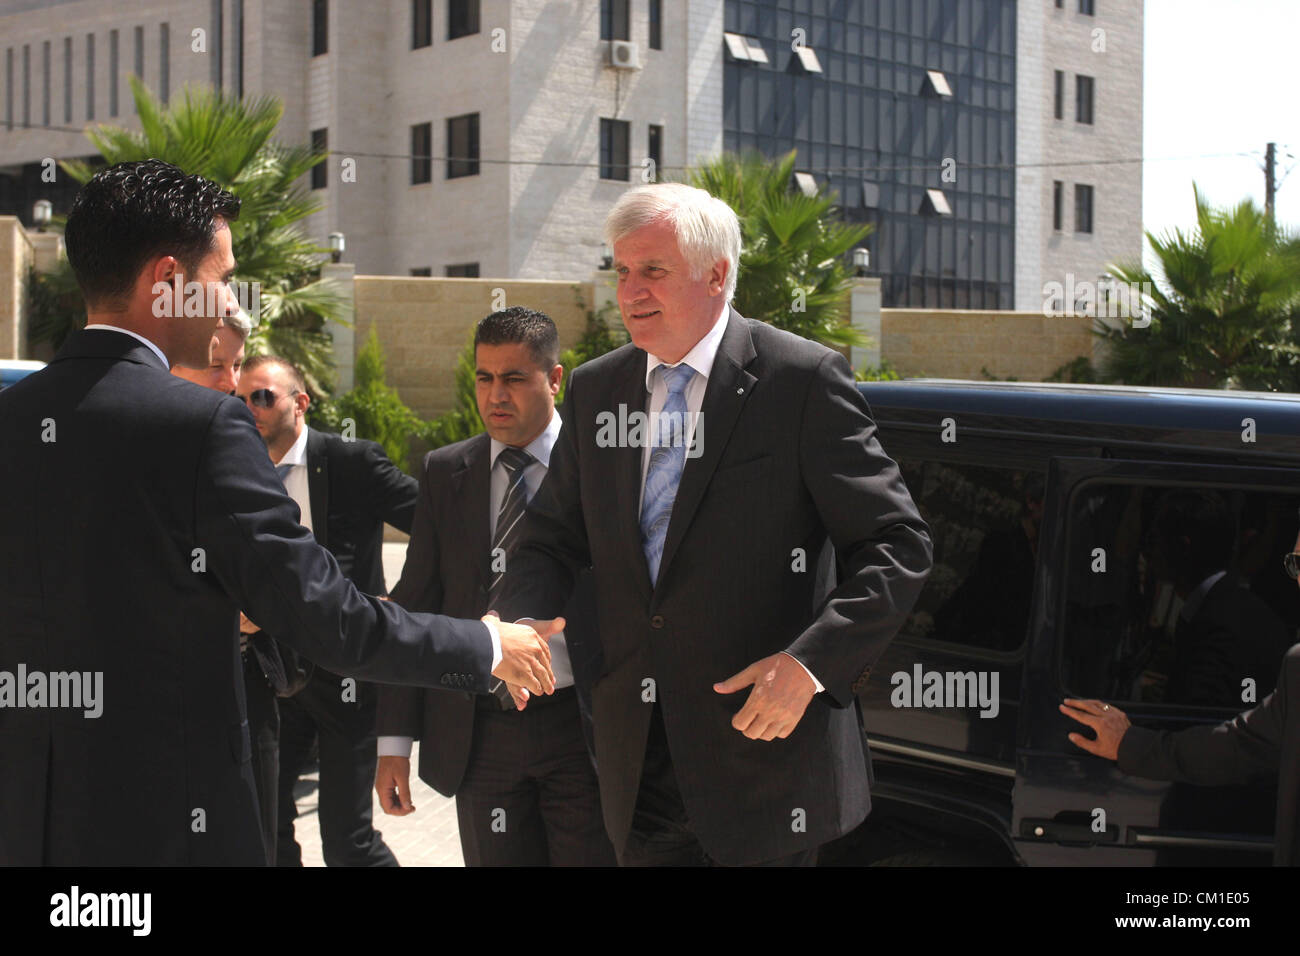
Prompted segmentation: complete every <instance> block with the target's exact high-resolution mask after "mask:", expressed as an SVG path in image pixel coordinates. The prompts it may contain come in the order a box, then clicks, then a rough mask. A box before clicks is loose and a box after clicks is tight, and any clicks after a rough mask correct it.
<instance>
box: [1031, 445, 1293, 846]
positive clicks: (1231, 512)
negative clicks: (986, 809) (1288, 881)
mask: <svg viewBox="0 0 1300 956" xmlns="http://www.w3.org/2000/svg"><path fill="white" fill-rule="evenodd" d="M1189 502H1191V505H1189V504H1188V503H1189ZM1216 502H1222V509H1223V511H1224V512H1225V513H1226V516H1227V520H1228V521H1229V522H1230V530H1229V531H1228V532H1227V537H1226V538H1224V537H1223V535H1222V533H1220V537H1218V538H1215V537H1213V535H1212V531H1213V529H1215V528H1219V529H1222V527H1223V515H1221V514H1220V513H1219V507H1220V506H1219V505H1218V504H1216ZM1297 504H1300V494H1298V493H1297V483H1296V480H1295V471H1294V470H1292V469H1284V468H1276V467H1258V468H1255V467H1235V466H1224V465H1202V464H1195V465H1192V464H1181V463H1177V464H1176V463H1169V462H1146V461H1129V460H1117V459H1096V458H1087V459H1084V458H1053V459H1052V461H1051V464H1050V468H1049V473H1048V482H1047V499H1046V502H1045V513H1044V521H1043V528H1042V533H1041V537H1040V555H1039V557H1040V560H1039V570H1038V575H1037V578H1036V581H1035V585H1034V604H1033V612H1032V615H1031V621H1030V636H1029V642H1028V648H1027V657H1026V664H1025V666H1026V670H1025V679H1024V686H1023V691H1022V705H1021V711H1020V723H1019V726H1018V728H1017V749H1016V779H1015V786H1014V791H1013V811H1012V836H1013V839H1014V840H1015V845H1016V848H1017V851H1018V853H1019V855H1020V857H1021V859H1022V860H1023V861H1024V862H1026V863H1029V864H1036V865H1066V866H1075V865H1085V866H1086V865H1093V866H1095V865H1102V866H1124V865H1136V866H1151V865H1228V866H1242V865H1266V864H1268V863H1269V862H1270V861H1271V854H1272V831H1273V820H1274V813H1275V809H1276V786H1275V781H1262V782H1255V783H1249V784H1243V785H1242V786H1233V787H1213V788H1211V787H1196V786H1192V785H1189V784H1180V783H1169V782H1164V781H1157V780H1147V779H1142V778H1138V777H1132V776H1128V775H1125V774H1123V773H1121V772H1120V771H1119V769H1118V768H1117V766H1116V765H1115V763H1114V762H1112V761H1109V760H1105V759H1102V758H1100V757H1095V756H1093V755H1091V754H1089V753H1087V752H1085V751H1083V750H1081V749H1079V748H1078V747H1076V746H1075V745H1074V744H1072V743H1070V741H1069V739H1068V738H1067V734H1069V733H1071V732H1075V731H1077V732H1081V733H1084V734H1087V735H1090V734H1091V731H1090V730H1089V729H1088V728H1086V727H1084V726H1083V725H1082V724H1079V723H1077V722H1075V721H1074V720H1072V719H1070V718H1069V717H1067V716H1066V715H1065V714H1063V713H1061V711H1060V710H1059V705H1060V704H1061V702H1062V700H1063V699H1064V698H1066V697H1076V698H1099V699H1102V700H1104V701H1106V702H1107V703H1110V704H1112V705H1114V706H1117V707H1119V708H1120V709H1121V710H1123V711H1124V712H1125V713H1126V714H1127V715H1128V717H1129V719H1130V720H1131V722H1132V723H1134V724H1138V725H1141V726H1144V727H1149V728H1152V729H1157V730H1180V729H1183V728H1185V727H1189V726H1193V725H1195V724H1202V723H1218V722H1220V721H1222V720H1225V719H1228V718H1230V717H1232V716H1233V715H1235V714H1237V713H1240V712H1242V711H1245V710H1249V709H1250V708H1251V707H1253V706H1254V705H1255V703H1258V702H1259V701H1260V700H1263V698H1264V697H1265V696H1266V695H1267V694H1268V693H1269V692H1271V690H1272V682H1274V681H1275V680H1276V676H1277V667H1278V666H1280V663H1281V657H1282V654H1283V653H1284V652H1285V649H1286V646H1288V645H1289V644H1290V643H1294V642H1295V640H1296V637H1295V635H1296V625H1297V623H1300V591H1298V590H1297V587H1296V583H1295V582H1294V581H1293V580H1290V579H1288V578H1287V577H1286V574H1285V573H1284V571H1283V570H1282V555H1283V554H1285V553H1287V552H1289V551H1291V550H1292V546H1293V544H1294V542H1295V540H1296V529H1297V507H1296V506H1297ZM1192 505H1194V506H1195V507H1192ZM1185 515H1193V516H1194V517H1193V518H1185V517H1183V516H1185ZM1157 516H1159V517H1160V520H1159V521H1157V520H1156V519H1157ZM1180 522H1181V523H1180ZM1171 528H1172V529H1173V532H1172V533H1173V535H1174V538H1175V539H1176V540H1177V541H1178V542H1183V541H1184V539H1186V540H1187V541H1192V540H1196V541H1202V542H1203V541H1208V540H1214V541H1219V540H1224V541H1226V546H1225V548H1224V550H1225V551H1226V553H1225V554H1224V555H1223V562H1222V563H1223V569H1222V570H1223V573H1221V574H1219V575H1218V577H1215V575H1214V574H1207V575H1206V576H1205V577H1204V578H1203V579H1202V580H1201V581H1200V582H1198V584H1197V587H1196V588H1192V589H1190V590H1189V589H1188V588H1187V587H1186V586H1185V585H1183V584H1175V580H1176V579H1177V580H1182V579H1185V578H1186V577H1187V575H1186V574H1182V575H1181V577H1179V576H1172V577H1171V576H1170V572H1169V571H1168V568H1169V567H1170V564H1169V559H1168V555H1169V554H1170V553H1173V552H1175V551H1177V549H1176V548H1173V547H1172V546H1166V545H1163V544H1161V542H1162V541H1167V540H1169V535H1170V533H1171V532H1170V529H1171ZM1199 553H1204V554H1211V555H1213V554H1215V553H1217V551H1216V549H1204V548H1203V549H1202V551H1201V552H1199ZM1175 557H1176V559H1177V560H1179V561H1183V562H1186V560H1187V559H1186V557H1185V556H1184V557H1177V555H1175ZM1198 567H1199V565H1198ZM1216 588H1217V589H1218V590H1215V589H1216ZM1180 591H1183V592H1185V593H1183V594H1181V595H1180V593H1179V592H1180ZM1198 592H1199V598H1198ZM1224 607H1228V608H1229V609H1231V610H1232V613H1231V614H1229V615H1223V614H1222V613H1221V612H1222V609H1223V608H1224ZM1213 608H1218V609H1219V611H1220V620H1219V623H1218V624H1217V625H1216V629H1208V625H1207V624H1206V623H1205V620H1204V618H1205V616H1206V615H1208V614H1209V613H1210V610H1211V609H1213ZM1207 633H1209V634H1212V635H1214V637H1213V639H1211V640H1205V639H1202V638H1203V635H1204V634H1207ZM1278 645H1280V646H1278ZM1275 647H1276V648H1277V653H1276V661H1274V662H1273V663H1272V664H1270V663H1269V662H1270V660H1271V659H1272V655H1273V650H1274V648H1275ZM1270 668H1271V670H1270ZM1189 674H1191V675H1198V676H1197V679H1196V680H1193V679H1191V678H1189V677H1188V675H1189Z"/></svg>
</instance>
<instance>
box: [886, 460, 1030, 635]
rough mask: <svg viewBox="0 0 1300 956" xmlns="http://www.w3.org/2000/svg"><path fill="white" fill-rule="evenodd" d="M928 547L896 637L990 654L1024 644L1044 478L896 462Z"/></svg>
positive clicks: (931, 463)
mask: <svg viewBox="0 0 1300 956" xmlns="http://www.w3.org/2000/svg"><path fill="white" fill-rule="evenodd" d="M898 464H899V467H900V468H901V469H902V472H903V478H904V480H905V481H906V482H907V488H908V490H909V491H910V492H911V494H912V498H913V500H914V501H915V502H916V504H917V507H918V508H919V509H920V512H921V515H922V517H924V518H925V520H926V521H927V522H928V523H929V525H930V531H931V535H932V537H933V540H934V567H933V569H932V570H931V572H930V577H929V579H928V580H927V581H926V585H925V590H924V591H922V593H921V597H920V599H919V600H918V601H917V604H916V607H915V609H914V610H913V612H912V614H911V615H910V616H909V617H908V619H907V622H906V623H905V624H904V626H903V629H902V630H901V632H900V634H899V636H900V638H901V639H904V640H906V639H907V638H909V637H910V638H927V639H930V640H938V641H947V642H950V643H954V644H965V645H969V646H972V647H981V648H988V649H993V650H1004V651H1005V650H1013V649H1015V648H1018V647H1019V646H1020V645H1021V643H1022V642H1023V641H1024V638H1025V630H1026V626H1027V624H1028V620H1029V607H1030V603H1031V600H1032V595H1033V581H1034V563H1035V560H1036V556H1037V549H1038V528H1039V524H1040V523H1041V519H1042V506H1043V486H1044V476H1043V474H1042V473H1041V472H1036V471H1013V470H1010V469H1001V468H989V467H984V466H975V465H967V464H961V465H958V464H955V463H950V462H939V461H917V460H914V459H908V458H901V459H899V462H898Z"/></svg>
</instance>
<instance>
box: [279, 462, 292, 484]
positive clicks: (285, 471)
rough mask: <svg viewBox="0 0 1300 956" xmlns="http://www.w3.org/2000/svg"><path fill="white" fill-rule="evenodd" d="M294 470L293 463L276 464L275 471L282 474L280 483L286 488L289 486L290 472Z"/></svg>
mask: <svg viewBox="0 0 1300 956" xmlns="http://www.w3.org/2000/svg"><path fill="white" fill-rule="evenodd" d="M291 471H293V465H276V466H275V473H276V474H277V475H279V476H280V484H282V485H284V486H285V488H288V487H289V472H291Z"/></svg>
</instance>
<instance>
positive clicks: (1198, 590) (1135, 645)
mask: <svg viewBox="0 0 1300 956" xmlns="http://www.w3.org/2000/svg"><path fill="white" fill-rule="evenodd" d="M1297 503H1300V497H1298V496H1296V495H1284V494H1277V493H1274V492H1268V491H1244V490H1240V489H1234V488H1227V487H1187V486H1181V485H1180V486H1170V485H1165V486H1161V485H1154V484H1119V483H1114V482H1108V481H1104V480H1095V481H1091V482H1086V483H1084V484H1083V485H1081V486H1080V488H1079V489H1078V490H1077V491H1076V493H1075V494H1074V496H1073V499H1072V501H1071V503H1070V508H1069V518H1068V521H1069V528H1068V534H1067V537H1066V548H1067V560H1066V564H1067V568H1066V570H1065V578H1064V590H1065V597H1064V602H1063V604H1062V614H1061V617H1062V624H1063V627H1064V629H1065V640H1064V645H1063V646H1064V655H1063V660H1062V666H1063V671H1064V672H1063V674H1062V677H1063V681H1064V684H1065V686H1066V687H1067V688H1068V689H1069V691H1070V693H1071V694H1072V695H1073V696H1076V697H1104V698H1107V699H1110V700H1118V701H1134V702H1149V703H1163V704H1171V705H1179V706H1192V707H1214V708H1224V709H1228V710H1233V711H1240V710H1244V709H1246V708H1248V707H1250V706H1253V704H1255V703H1257V702H1258V701H1260V700H1262V699H1263V698H1264V697H1265V696H1266V695H1267V694H1268V693H1269V692H1270V691H1272V689H1273V686H1274V684H1275V683H1276V681H1277V674H1278V669H1279V667H1280V665H1281V661H1282V655H1283V654H1284V653H1285V652H1286V650H1287V648H1288V647H1290V645H1291V644H1293V643H1295V641H1296V633H1297V627H1300V590H1298V589H1297V586H1296V582H1295V581H1294V580H1293V579H1291V578H1289V577H1288V576H1287V575H1286V573H1285V571H1284V570H1283V560H1282V559H1283V555H1285V554H1287V553H1288V552H1290V551H1291V550H1292V548H1293V547H1294V545H1295V540H1296V527H1297V523H1298V520H1297V516H1296V506H1297Z"/></svg>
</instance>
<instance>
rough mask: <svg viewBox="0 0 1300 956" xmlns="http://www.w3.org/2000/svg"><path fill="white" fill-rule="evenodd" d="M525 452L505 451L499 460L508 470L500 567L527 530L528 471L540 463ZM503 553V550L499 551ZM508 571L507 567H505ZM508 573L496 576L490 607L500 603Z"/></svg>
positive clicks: (495, 540) (498, 543)
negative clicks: (524, 530) (524, 518)
mask: <svg viewBox="0 0 1300 956" xmlns="http://www.w3.org/2000/svg"><path fill="white" fill-rule="evenodd" d="M536 460H537V459H535V458H534V457H533V456H532V455H530V454H528V452H526V451H524V450H523V449H522V448H509V447H507V448H504V449H502V451H501V454H499V455H498V456H497V463H498V464H500V465H501V466H502V467H504V468H505V470H506V493H505V497H503V498H502V499H501V510H500V511H498V512H497V529H496V533H495V534H493V535H492V559H493V561H492V563H493V564H494V565H495V564H498V562H497V560H496V559H497V557H498V556H504V557H505V558H506V560H507V561H509V559H510V555H511V554H512V553H514V550H515V546H516V545H517V544H518V543H519V532H520V530H521V529H522V528H523V517H524V509H525V508H527V506H528V485H527V484H526V483H525V482H524V471H525V470H526V469H527V468H528V466H529V465H531V464H532V463H533V462H534V461H536ZM498 549H500V550H498ZM501 566H502V567H504V563H501ZM504 577H505V571H497V572H496V573H495V574H493V575H492V585H491V587H489V588H488V606H489V607H491V606H492V603H493V602H494V601H495V600H496V598H497V595H498V594H499V592H500V589H501V581H502V579H503V578H504Z"/></svg>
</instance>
